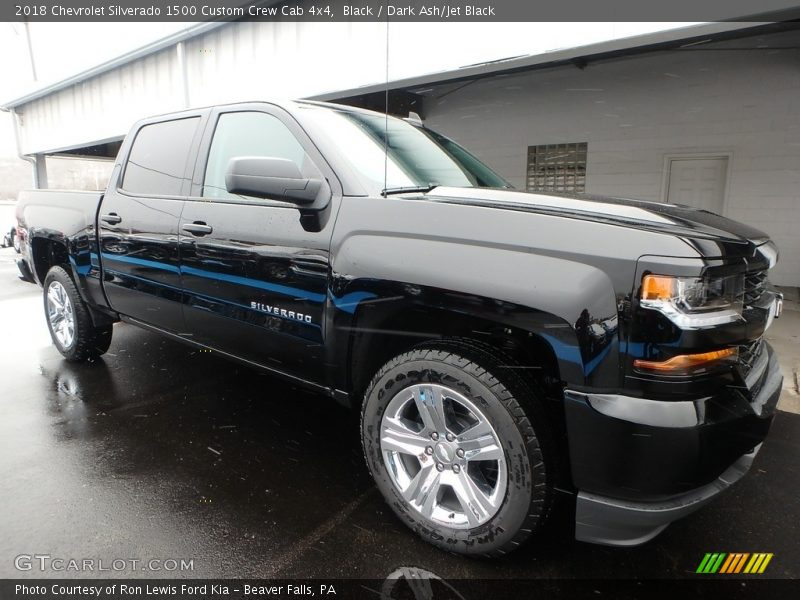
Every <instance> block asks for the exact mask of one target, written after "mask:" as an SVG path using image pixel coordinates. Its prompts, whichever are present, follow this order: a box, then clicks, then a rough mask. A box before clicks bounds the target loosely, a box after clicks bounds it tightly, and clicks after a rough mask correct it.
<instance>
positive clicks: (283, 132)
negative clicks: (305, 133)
mask: <svg viewBox="0 0 800 600" xmlns="http://www.w3.org/2000/svg"><path fill="white" fill-rule="evenodd" d="M239 156H264V157H270V158H286V159H289V160H292V161H294V162H295V163H297V166H298V167H300V170H301V171H304V170H305V169H304V167H305V166H306V165H305V163H306V161H307V160H308V159H307V157H306V153H305V150H303V146H302V145H301V144H300V142H299V141H297V138H296V137H295V136H294V134H293V133H292V132H291V131H289V128H288V127H286V125H284V124H283V123H282V122H281V120H280V119H278V118H277V117H274V116H272V115H269V114H266V113H261V112H234V113H224V114H222V115H220V117H219V120H218V121H217V128H216V129H215V131H214V139H213V141H212V142H211V150H210V152H209V154H208V163H207V164H206V173H205V179H204V180H203V197H205V198H219V199H224V198H246V197H245V196H241V195H239V194H231V193H230V192H228V190H227V189H226V187H225V171H226V170H227V169H228V163H229V162H230V160H231V159H232V158H235V157H239Z"/></svg>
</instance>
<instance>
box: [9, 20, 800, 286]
mask: <svg viewBox="0 0 800 600" xmlns="http://www.w3.org/2000/svg"><path fill="white" fill-rule="evenodd" d="M315 25H316V24H302V23H294V24H291V23H290V24H280V23H231V24H224V25H220V24H214V25H202V26H199V27H197V28H194V29H192V30H189V31H187V32H182V33H181V34H179V35H176V36H173V37H172V38H168V39H166V40H163V41H162V42H159V43H158V44H154V45H152V46H151V47H148V48H144V49H142V50H140V51H137V52H136V53H132V54H131V55H128V56H126V57H122V58H120V59H118V60H117V61H112V62H111V63H108V64H106V65H101V67H98V68H97V69H95V70H92V71H89V72H87V73H84V74H82V75H79V76H77V77H74V78H71V79H70V80H67V81H65V82H62V83H60V84H57V85H55V86H51V88H49V89H45V90H40V91H39V92H37V93H35V94H31V95H29V96H27V97H23V98H20V99H17V100H14V101H12V102H8V103H6V106H5V107H6V109H8V110H12V111H13V112H14V114H15V118H16V122H17V134H18V136H19V138H20V148H21V150H22V152H24V153H25V154H30V155H34V156H38V157H39V158H40V161H39V162H40V165H41V164H42V160H41V158H42V157H43V156H45V155H48V154H49V155H55V154H62V155H63V154H70V155H91V156H97V155H100V156H113V155H114V153H115V151H116V147H117V144H118V141H119V140H120V139H121V138H122V136H123V135H124V134H125V132H126V131H127V129H128V127H129V126H130V124H131V123H132V122H133V121H134V120H135V119H136V118H138V117H140V116H142V115H143V114H153V113H159V112H166V111H169V110H175V109H179V108H182V107H184V106H186V105H203V104H210V103H217V102H225V101H233V100H243V99H250V98H259V97H262V98H268V97H271V96H274V95H275V94H274V80H270V78H269V77H267V78H265V79H259V80H258V81H245V80H242V81H239V82H238V83H237V81H238V80H237V78H236V76H235V74H236V72H237V69H248V68H254V67H258V65H262V64H263V65H264V68H265V69H269V68H270V67H269V66H268V65H271V64H273V62H274V59H275V57H277V56H280V55H281V54H282V53H285V51H286V49H287V48H288V49H292V50H296V49H298V48H302V47H303V39H304V36H306V35H308V36H309V39H310V38H311V36H312V35H314V32H316V35H317V36H318V35H319V33H318V32H319V27H318V26H315ZM334 25H336V27H338V28H342V27H345V26H350V25H352V24H332V25H331V26H332V27H333V26H334ZM309 26H313V27H311V28H310V29H307V28H308V27H309ZM282 27H284V28H285V27H291V28H292V32H291V33H292V35H291V36H289V35H287V31H286V30H282V29H280V28H282ZM326 27H327V26H326ZM348 31H349V33H348V35H347V36H343V37H342V36H341V34H342V31H338V29H337V31H335V32H330V33H331V35H333V36H334V37H335V36H339V37H338V40H339V41H338V44H337V46H336V49H335V50H332V52H333V53H335V54H337V56H336V57H334V58H335V60H334V59H333V58H331V57H330V56H328V57H325V59H324V60H322V61H321V62H320V64H319V66H318V67H314V66H313V64H314V63H313V60H311V57H307V56H306V55H305V54H304V55H302V56H299V57H296V58H295V59H294V60H296V61H299V62H300V63H303V64H305V63H306V62H308V64H309V65H310V66H309V67H308V68H310V69H312V70H311V71H310V73H311V75H307V76H306V77H304V78H303V84H302V85H300V84H298V83H297V82H295V83H294V87H292V86H291V85H290V86H289V88H290V89H289V92H291V95H294V96H298V97H312V98H317V99H324V100H334V101H340V102H346V103H350V104H356V105H362V106H367V107H373V108H378V109H383V107H384V103H385V98H386V93H385V92H386V84H385V83H375V84H372V85H367V86H363V85H360V83H361V82H360V81H358V80H357V79H358V78H355V79H354V78H352V76H342V77H337V78H333V79H332V78H331V77H330V69H331V68H333V67H332V65H334V64H346V63H347V61H348V60H350V61H352V60H354V57H356V56H359V55H363V53H364V47H365V46H366V47H370V46H371V47H377V42H378V41H379V38H380V37H381V35H382V30H380V29H376V28H374V27H371V28H369V27H365V28H356V30H353V28H352V27H350V28H349V29H348ZM798 42H800V31H799V30H798V29H796V28H794V27H789V26H785V25H766V26H765V25H748V24H708V25H705V26H699V27H694V28H685V29H679V30H673V31H668V32H661V33H658V34H649V35H646V36H640V37H638V38H627V39H623V40H615V41H613V42H604V43H600V44H594V45H590V46H582V47H578V48H570V49H567V50H561V51H558V52H551V53H547V54H540V55H535V56H524V57H519V58H515V59H510V60H502V61H498V62H493V63H486V64H481V65H474V66H471V67H467V68H462V69H458V70H453V71H447V72H440V73H433V74H429V75H420V76H415V77H412V78H408V79H403V80H396V81H390V82H389V90H390V93H389V108H390V111H391V112H394V113H399V114H405V113H407V112H408V111H410V110H413V111H414V112H417V113H418V114H420V115H421V116H422V117H423V118H424V119H425V122H426V124H428V125H429V126H430V127H432V128H434V129H437V130H439V131H441V132H442V133H445V134H446V135H449V136H450V137H452V138H454V139H455V140H457V141H458V142H460V143H462V144H463V145H465V146H466V147H468V148H469V149H471V150H472V151H473V152H474V153H475V154H476V155H478V156H479V157H481V158H482V159H484V160H485V161H486V162H487V163H488V164H490V165H491V166H492V167H494V168H495V169H496V170H497V171H498V172H499V173H501V174H502V175H504V176H505V177H506V178H508V179H509V181H511V182H512V183H513V184H514V185H515V186H517V187H519V188H522V189H528V190H542V191H577V192H587V193H594V194H610V195H616V196H628V197H635V198H642V199H647V200H653V201H657V202H676V203H681V204H689V205H693V206H697V207H700V208H704V209H706V210H710V211H714V212H717V213H720V214H723V215H725V216H728V217H731V218H733V219H737V220H741V221H744V222H746V223H748V224H751V225H753V226H755V227H758V228H761V229H763V230H764V231H766V232H767V233H769V234H770V235H771V236H772V237H773V238H774V239H775V240H776V242H777V243H778V245H779V247H780V249H781V261H780V263H779V265H778V266H777V267H776V269H775V272H774V274H773V280H774V282H775V283H776V284H778V285H784V286H800V235H798V233H797V232H798V230H800V210H798V209H800V50H798V48H800V43H798ZM309 43H311V42H309ZM317 43H319V41H317V42H314V44H317ZM204 50H205V51H204ZM378 58H379V59H380V60H377V62H376V59H375V57H374V56H373V57H372V58H370V59H368V60H367V63H366V66H365V69H367V70H368V71H369V72H370V73H372V72H373V71H375V69H376V65H377V64H378V63H380V62H381V60H382V56H379V57H378ZM284 62H285V61H284ZM372 63H376V64H372ZM313 69H318V70H319V71H320V73H319V78H318V79H316V80H315V79H314V74H315V71H314V70H313ZM280 71H281V73H283V75H282V77H283V79H282V80H281V81H284V80H285V81H289V80H290V79H291V78H290V72H291V69H289V68H288V67H287V65H285V64H283V65H282V66H281V68H280ZM323 71H324V72H323ZM305 72H306V73H309V72H308V71H305ZM277 75H280V73H276V76H277ZM348 77H350V78H349V79H348ZM372 80H373V81H380V79H379V77H378V76H374V77H372ZM270 81H272V85H270ZM333 81H335V82H336V83H346V82H347V81H353V82H354V83H356V84H359V85H354V86H352V87H347V86H346V85H341V86H340V87H338V88H334V87H333V86H332V85H331V83H332V82H333ZM309 82H310V83H309ZM346 87H347V89H343V88H346ZM270 88H272V89H270ZM320 88H322V89H329V90H333V91H329V92H321V91H320ZM281 95H283V94H281ZM112 108H113V110H112ZM40 175H41V176H42V181H44V178H45V176H46V173H45V172H44V170H43V169H41V168H40ZM535 234H536V232H531V235H532V236H533V237H535Z"/></svg>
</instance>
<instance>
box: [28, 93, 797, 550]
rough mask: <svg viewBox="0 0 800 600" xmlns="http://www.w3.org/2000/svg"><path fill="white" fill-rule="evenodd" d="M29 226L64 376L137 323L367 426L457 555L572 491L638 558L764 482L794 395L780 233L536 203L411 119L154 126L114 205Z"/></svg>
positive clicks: (221, 113)
mask: <svg viewBox="0 0 800 600" xmlns="http://www.w3.org/2000/svg"><path fill="white" fill-rule="evenodd" d="M17 219H18V228H19V229H18V230H19V231H20V233H21V236H20V241H21V246H22V248H21V250H22V257H21V259H20V269H21V271H22V274H23V277H25V278H28V279H30V280H32V281H36V282H38V283H39V284H40V285H42V286H43V299H44V309H45V316H46V318H47V323H48V326H49V328H50V332H51V334H52V338H53V343H54V344H55V346H56V348H57V349H58V350H59V351H60V352H61V353H62V354H63V355H64V356H65V357H66V358H67V359H69V360H95V359H97V357H99V356H100V355H102V354H103V353H104V352H105V351H106V350H107V349H108V348H109V345H110V344H111V340H112V332H113V325H114V324H115V323H116V322H118V321H122V322H125V323H128V324H131V325H135V326H138V327H143V328H146V329H149V330H152V331H155V332H158V333H160V334H163V335H166V336H169V337H171V338H173V339H176V340H180V341H182V342H185V343H187V344H192V345H194V346H198V347H201V348H205V349H210V350H212V351H213V352H216V353H218V354H219V355H223V356H226V357H229V358H231V359H234V360H238V361H241V362H244V363H246V364H247V365H251V366H252V367H254V368H257V369H263V370H266V371H269V372H271V373H274V374H275V375H277V376H281V377H285V378H288V379H289V380H291V381H292V382H294V383H296V384H298V385H302V386H307V387H309V388H311V389H314V390H316V391H318V392H319V393H321V394H324V395H326V396H329V397H331V398H333V399H335V400H337V401H339V402H341V403H344V404H346V405H349V406H351V407H353V408H354V409H356V410H359V411H360V412H361V416H362V418H361V433H360V434H361V437H362V441H363V447H364V454H365V457H366V462H367V465H368V467H369V470H370V472H371V473H372V475H373V476H374V478H375V481H376V484H377V486H378V488H379V489H380V491H381V492H382V494H383V495H384V496H385V498H386V501H387V502H388V504H389V505H390V506H391V508H392V509H393V510H394V512H395V513H397V515H398V516H399V518H400V519H401V520H402V521H403V522H404V523H406V524H407V525H408V526H409V527H410V528H412V529H413V530H414V531H416V532H417V533H418V534H420V535H421V536H423V537H424V538H425V539H426V540H428V541H430V542H432V543H433V544H436V545H438V546H440V547H442V548H445V549H448V550H451V551H454V552H459V553H464V554H480V555H490V556H496V555H502V554H505V553H507V552H509V551H511V550H513V549H514V548H516V547H517V546H519V545H520V544H521V543H523V542H524V541H526V540H527V539H528V538H529V537H532V536H533V537H535V536H536V534H537V533H539V532H541V530H542V528H543V527H544V525H545V523H546V522H547V520H548V516H549V514H550V513H551V506H552V505H553V500H554V498H555V497H556V490H559V491H565V492H567V495H568V497H569V498H572V499H574V503H575V506H574V510H575V532H574V535H575V537H576V538H577V539H578V540H582V541H587V542H594V543H602V544H609V545H622V546H625V545H636V544H641V543H644V542H646V541H648V540H650V539H652V538H653V537H655V536H656V535H657V534H658V533H659V532H660V531H661V530H663V529H664V528H665V527H666V526H667V525H668V524H669V523H670V522H672V521H674V520H675V519H678V518H680V517H682V516H683V515H686V514H687V513H689V512H691V511H693V510H695V509H697V508H699V507H700V506H702V505H703V504H705V503H706V502H707V501H709V500H710V499H712V498H713V497H714V496H716V495H717V494H718V493H719V492H721V491H722V490H724V489H725V488H727V487H728V486H729V485H731V484H732V483H734V482H735V481H737V480H738V479H740V478H741V477H742V476H743V475H744V474H745V473H746V472H747V470H748V468H749V467H750V464H751V462H752V461H753V458H754V456H755V455H756V453H757V452H758V450H759V448H760V446H761V444H762V442H763V440H764V439H765V437H766V435H767V431H768V429H769V427H770V423H771V421H772V419H773V416H774V414H775V407H776V404H777V402H778V396H779V394H780V390H781V383H782V379H781V374H780V370H779V368H778V363H777V359H776V356H775V354H774V352H773V350H772V348H771V347H770V345H769V344H768V343H767V342H766V341H764V338H763V335H764V332H765V330H766V329H767V328H768V327H769V326H770V324H771V323H772V320H773V319H774V318H775V317H777V316H779V314H780V309H781V296H780V294H778V293H776V292H775V291H774V289H773V288H772V287H771V286H770V284H769V282H768V273H769V269H770V268H771V267H772V266H774V264H775V263H776V261H777V258H778V252H777V249H776V247H775V245H774V244H773V243H772V242H771V241H770V240H769V238H768V237H767V236H766V235H765V234H764V233H762V232H760V231H758V230H755V229H753V228H751V227H748V226H746V225H743V224H740V223H737V222H734V221H731V220H728V219H726V218H723V217H721V216H718V215H715V214H712V213H709V212H705V211H702V210H696V209H692V208H689V207H686V206H679V205H667V204H661V203H655V202H645V201H637V200H628V199H619V198H606V197H593V196H588V195H566V194H562V195H557V194H538V193H525V192H520V191H516V190H514V189H513V188H512V186H511V185H509V184H508V183H507V182H506V181H505V180H504V179H503V178H502V177H500V176H499V175H497V174H496V173H494V172H493V171H492V170H491V169H490V168H489V167H487V166H486V165H484V164H483V163H482V162H481V161H479V160H478V159H477V158H476V157H475V156H473V155H472V154H470V153H469V152H468V151H467V150H465V149H464V148H462V147H461V146H459V145H458V144H456V143H455V142H453V141H452V140H450V139H448V138H446V137H444V136H442V135H440V134H438V133H435V132H434V131H431V130H429V129H427V128H425V127H424V126H423V125H422V124H421V123H419V122H415V121H414V120H413V119H400V118H395V117H387V116H386V115H384V114H378V113H374V112H370V111H366V110H361V109H356V108H351V107H345V106H338V105H332V104H324V103H314V102H300V101H297V102H283V103H268V102H252V103H242V104H233V105H226V106H218V107H212V108H204V109H199V110H188V111H185V112H180V113H175V114H169V115H164V116H159V117H154V118H148V119H144V120H142V121H140V122H138V123H136V124H135V125H134V126H133V128H132V130H131V131H130V133H129V135H128V136H127V137H126V138H125V141H124V142H123V144H122V147H121V149H120V152H119V155H118V157H117V160H116V164H115V166H114V169H113V173H112V175H111V179H110V182H109V185H108V189H107V190H106V191H105V192H103V193H81V192H60V191H31V192H26V193H23V194H22V195H21V199H20V201H19V205H18V211H17ZM128 351H129V352H135V351H136V349H135V348H129V349H128ZM353 433H354V434H355V433H356V432H355V431H354V432H353ZM298 476H300V475H298ZM561 497H562V496H561V495H559V498H561Z"/></svg>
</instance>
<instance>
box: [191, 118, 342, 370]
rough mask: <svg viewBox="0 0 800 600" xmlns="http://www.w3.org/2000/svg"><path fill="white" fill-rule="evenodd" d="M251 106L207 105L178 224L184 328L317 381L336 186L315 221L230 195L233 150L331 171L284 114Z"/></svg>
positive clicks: (291, 209) (314, 172)
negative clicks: (207, 116)
mask: <svg viewBox="0 0 800 600" xmlns="http://www.w3.org/2000/svg"><path fill="white" fill-rule="evenodd" d="M249 106H250V108H242V107H235V108H231V107H227V108H223V109H217V110H215V111H213V112H212V115H211V117H210V120H209V125H208V127H207V130H206V134H205V135H204V139H203V142H202V144H201V149H200V155H199V157H198V164H197V165H196V168H195V175H194V182H193V183H194V186H193V195H192V197H190V198H189V199H188V201H187V202H186V206H185V208H184V210H183V214H182V216H181V219H180V231H179V238H180V260H181V273H182V281H183V290H184V293H185V294H186V299H185V302H186V303H185V309H184V314H185V318H186V331H187V332H189V334H190V335H192V336H194V338H195V339H196V340H197V341H200V342H202V343H204V344H207V345H209V346H212V347H214V348H217V349H219V350H222V351H225V352H227V353H230V354H232V355H234V356H238V357H240V358H245V359H247V360H250V361H252V362H255V363H258V364H260V365H263V366H266V367H269V368H273V369H275V370H278V371H281V372H284V373H288V374H292V375H295V376H298V377H300V378H302V379H306V380H317V381H319V379H320V377H321V376H322V371H323V368H324V365H323V356H322V344H323V340H324V337H325V331H324V308H325V304H326V298H327V288H328V272H329V248H330V239H331V233H332V229H333V221H334V218H333V216H334V215H333V212H334V210H333V207H335V206H338V197H339V194H338V193H336V192H334V199H333V200H332V201H331V205H330V206H329V207H328V209H327V210H326V211H323V214H322V215H321V216H320V219H319V221H318V223H317V226H309V225H308V223H307V222H306V225H305V226H304V224H303V222H302V221H301V213H300V211H299V210H298V208H297V206H296V205H294V204H289V203H286V202H277V201H273V200H264V199H259V198H252V197H246V196H240V195H234V194H230V193H228V192H227V191H226V189H225V171H226V169H227V166H228V162H229V161H230V159H231V158H233V157H236V156H269V157H279V158H287V159H290V160H293V161H295V162H296V163H297V164H298V165H299V166H300V168H301V170H302V171H303V173H304V174H306V173H308V174H310V176H314V177H323V178H325V179H328V181H331V180H332V179H334V178H333V175H332V173H331V172H330V171H329V168H328V167H327V165H326V164H325V163H324V161H323V159H322V157H321V156H320V155H319V153H318V151H316V149H315V148H314V147H313V145H312V144H311V143H310V140H308V138H307V137H306V135H305V133H304V132H303V131H302V130H301V129H300V128H299V126H298V125H297V123H296V122H295V121H294V120H293V119H292V118H291V117H290V116H289V115H288V114H286V113H285V112H284V111H283V110H282V109H279V108H277V107H272V106H271V105H266V104H257V105H249Z"/></svg>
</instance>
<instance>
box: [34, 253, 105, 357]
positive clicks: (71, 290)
mask: <svg viewBox="0 0 800 600" xmlns="http://www.w3.org/2000/svg"><path fill="white" fill-rule="evenodd" d="M44 311H45V316H46V317H47V327H48V329H49V330H50V337H51V338H52V339H53V344H55V347H56V348H57V349H58V351H59V352H60V353H61V354H62V355H63V356H64V358H66V359H68V360H73V361H82V360H88V359H93V358H97V357H98V356H100V355H101V354H104V353H105V352H106V351H107V350H108V348H109V346H110V345H111V336H112V333H113V329H112V327H113V326H112V325H104V326H102V327H95V325H94V323H93V321H92V317H91V315H90V314H89V309H88V308H87V306H86V304H85V303H84V301H83V299H82V298H81V297H80V295H79V294H78V289H77V288H76V287H75V283H74V282H73V281H72V278H71V277H70V276H69V274H68V273H67V272H66V271H65V270H64V269H63V268H62V267H52V268H51V269H50V270H49V271H48V272H47V276H46V277H45V280H44Z"/></svg>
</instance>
